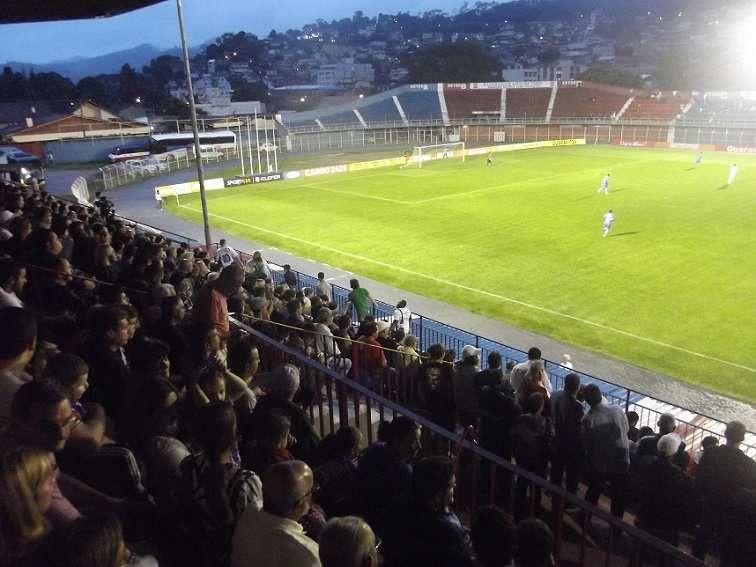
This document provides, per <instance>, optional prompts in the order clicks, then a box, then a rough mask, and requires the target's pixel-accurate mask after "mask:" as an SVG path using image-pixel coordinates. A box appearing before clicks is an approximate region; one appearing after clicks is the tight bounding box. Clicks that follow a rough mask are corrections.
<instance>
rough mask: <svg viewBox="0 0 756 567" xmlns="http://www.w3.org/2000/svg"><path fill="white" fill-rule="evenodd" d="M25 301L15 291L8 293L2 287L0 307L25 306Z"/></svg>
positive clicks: (0, 289) (0, 290)
mask: <svg viewBox="0 0 756 567" xmlns="http://www.w3.org/2000/svg"><path fill="white" fill-rule="evenodd" d="M23 306H24V303H23V302H22V301H21V300H20V299H19V298H18V296H17V295H16V294H15V292H12V291H11V292H10V293H8V292H7V291H5V290H4V289H3V288H1V287H0V307H23Z"/></svg>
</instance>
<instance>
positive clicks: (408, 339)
mask: <svg viewBox="0 0 756 567" xmlns="http://www.w3.org/2000/svg"><path fill="white" fill-rule="evenodd" d="M398 350H399V351H400V352H401V356H400V357H399V363H400V365H401V367H402V368H410V367H411V366H412V365H415V364H420V353H418V352H417V337H416V336H415V335H407V336H405V337H404V338H403V339H402V344H401V345H399V347H398Z"/></svg>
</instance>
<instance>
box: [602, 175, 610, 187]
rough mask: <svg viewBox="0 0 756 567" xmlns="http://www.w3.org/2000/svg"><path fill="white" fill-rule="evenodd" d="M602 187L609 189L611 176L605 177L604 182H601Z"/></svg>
mask: <svg viewBox="0 0 756 567" xmlns="http://www.w3.org/2000/svg"><path fill="white" fill-rule="evenodd" d="M601 186H602V187H609V176H608V175H607V176H606V177H604V180H603V181H602V182H601Z"/></svg>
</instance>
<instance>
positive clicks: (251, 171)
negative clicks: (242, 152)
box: [245, 116, 255, 175]
mask: <svg viewBox="0 0 756 567" xmlns="http://www.w3.org/2000/svg"><path fill="white" fill-rule="evenodd" d="M245 118H246V119H247V151H248V152H249V174H250V175H254V174H255V168H254V167H253V166H252V134H251V133H250V131H249V116H246V117H245Z"/></svg>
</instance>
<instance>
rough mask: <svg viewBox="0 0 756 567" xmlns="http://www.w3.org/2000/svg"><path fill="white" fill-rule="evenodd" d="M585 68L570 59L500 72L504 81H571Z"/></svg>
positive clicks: (512, 67) (514, 67) (511, 68)
mask: <svg viewBox="0 0 756 567" xmlns="http://www.w3.org/2000/svg"><path fill="white" fill-rule="evenodd" d="M585 69H586V66H585V65H582V64H580V63H576V62H575V61H572V60H570V59H560V60H559V61H557V62H555V63H552V64H549V65H534V66H532V67H523V66H522V65H513V66H510V67H508V68H505V69H503V70H502V72H501V78H502V79H504V80H505V81H518V82H519V81H571V80H574V79H577V78H578V75H580V74H581V73H582V72H583V71H585Z"/></svg>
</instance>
